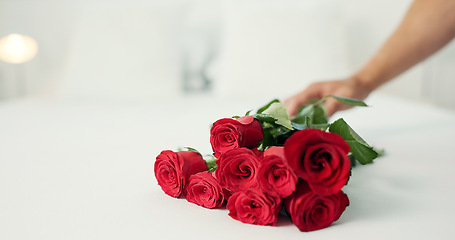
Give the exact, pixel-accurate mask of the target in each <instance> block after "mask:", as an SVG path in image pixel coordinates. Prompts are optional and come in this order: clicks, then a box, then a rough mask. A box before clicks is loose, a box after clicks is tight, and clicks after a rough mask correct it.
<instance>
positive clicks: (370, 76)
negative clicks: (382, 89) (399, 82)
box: [352, 0, 455, 92]
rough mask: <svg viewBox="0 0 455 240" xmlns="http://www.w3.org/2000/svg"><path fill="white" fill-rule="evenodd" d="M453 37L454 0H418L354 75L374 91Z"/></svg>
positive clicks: (454, 27)
mask: <svg viewBox="0 0 455 240" xmlns="http://www.w3.org/2000/svg"><path fill="white" fill-rule="evenodd" d="M454 37H455V0H416V1H414V2H413V3H412V5H411V7H410V8H409V10H408V12H407V14H406V16H405V17H404V19H403V21H402V22H401V24H400V26H399V27H398V28H397V29H396V30H395V32H394V33H393V34H392V35H391V36H390V38H389V39H388V40H387V41H386V43H385V44H384V45H383V46H382V48H381V49H380V50H379V51H378V52H377V53H376V55H374V56H373V58H372V59H371V60H370V61H369V62H368V63H367V64H366V65H365V66H364V67H363V68H361V69H360V70H359V71H358V72H357V73H356V74H354V76H353V77H352V78H353V79H354V80H355V81H357V83H358V84H360V85H363V87H364V88H366V89H368V91H369V92H371V91H373V90H374V89H376V88H377V87H379V86H381V85H382V84H384V83H385V82H387V81H389V80H391V79H393V78H394V77H396V76H398V75H399V74H401V73H403V72H404V71H406V70H408V69H409V68H411V67H412V66H414V65H416V64H417V63H419V62H420V61H422V60H424V59H425V58H427V57H428V56H430V55H432V54H433V53H435V52H436V51H438V50H439V49H441V48H442V47H443V46H444V45H446V44H447V43H448V42H450V40H452V39H453V38H454Z"/></svg>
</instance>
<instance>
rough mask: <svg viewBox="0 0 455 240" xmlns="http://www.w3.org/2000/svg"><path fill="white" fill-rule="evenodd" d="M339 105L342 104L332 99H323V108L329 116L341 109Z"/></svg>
mask: <svg viewBox="0 0 455 240" xmlns="http://www.w3.org/2000/svg"><path fill="white" fill-rule="evenodd" d="M341 107H342V105H341V104H340V103H339V102H338V101H336V100H334V99H331V98H329V99H327V100H326V101H325V110H326V112H327V116H329V117H331V116H332V115H333V114H335V113H336V112H337V111H339V110H341Z"/></svg>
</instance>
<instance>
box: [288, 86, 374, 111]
mask: <svg viewBox="0 0 455 240" xmlns="http://www.w3.org/2000/svg"><path fill="white" fill-rule="evenodd" d="M370 92H371V90H370V89H369V88H368V87H366V86H364V85H362V84H360V81H357V80H356V79H354V78H347V79H343V80H335V81H325V82H315V83H312V84H311V85H310V86H308V88H306V89H305V90H303V91H302V92H300V93H298V94H296V95H294V96H292V97H290V98H288V99H286V100H284V102H283V104H284V105H285V106H286V108H287V110H288V112H289V115H290V116H294V115H295V114H297V111H298V110H299V108H300V107H301V106H303V105H305V104H307V103H308V101H310V100H311V99H321V98H323V97H325V96H327V95H335V96H339V97H346V98H354V99H358V100H364V99H365V98H366V97H367V96H368V95H369V94H370ZM351 107H352V106H348V105H345V104H342V103H340V102H339V101H337V100H336V99H334V98H328V99H327V100H326V101H325V108H326V111H327V115H328V116H332V115H333V114H334V113H335V112H337V111H340V110H345V109H348V108H351Z"/></svg>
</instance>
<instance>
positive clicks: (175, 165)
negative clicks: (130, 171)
mask: <svg viewBox="0 0 455 240" xmlns="http://www.w3.org/2000/svg"><path fill="white" fill-rule="evenodd" d="M207 170H208V168H207V165H206V164H205V160H204V159H202V156H201V154H199V153H197V152H193V151H180V152H173V151H170V150H165V151H162V152H161V153H160V155H158V156H157V157H156V161H155V177H156V180H157V181H158V184H159V185H160V186H161V189H163V191H164V192H165V193H166V194H167V195H169V196H171V197H175V198H179V197H180V196H181V195H182V193H183V191H184V187H185V184H186V183H187V182H188V180H189V178H190V176H191V175H193V174H196V173H198V172H202V171H207Z"/></svg>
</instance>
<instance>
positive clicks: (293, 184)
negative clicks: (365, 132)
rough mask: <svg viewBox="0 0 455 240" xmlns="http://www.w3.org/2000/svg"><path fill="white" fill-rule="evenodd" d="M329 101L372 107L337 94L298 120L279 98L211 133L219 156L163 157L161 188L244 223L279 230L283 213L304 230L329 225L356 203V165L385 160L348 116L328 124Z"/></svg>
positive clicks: (224, 121)
mask: <svg viewBox="0 0 455 240" xmlns="http://www.w3.org/2000/svg"><path fill="white" fill-rule="evenodd" d="M328 97H333V98H335V99H337V100H338V101H341V102H342V103H344V104H349V105H353V106H366V104H365V103H364V102H362V101H358V100H354V99H348V98H341V97H337V96H332V95H330V96H327V97H325V98H323V99H320V100H319V101H315V102H314V103H312V104H308V105H306V106H303V107H302V108H301V109H300V111H299V112H298V114H297V115H296V116H293V117H292V118H291V117H290V116H289V115H288V113H287V110H286V108H285V107H284V105H283V104H281V103H280V102H279V101H278V100H274V101H272V102H270V103H268V104H267V105H265V106H264V107H261V108H259V109H258V110H257V111H256V112H254V113H252V111H249V112H247V113H246V114H245V116H242V117H238V116H236V117H232V118H223V119H219V120H218V121H216V122H215V123H213V125H212V127H211V129H210V143H211V146H212V149H213V155H210V158H209V159H204V158H203V156H202V155H201V154H200V153H199V152H197V151H196V150H195V149H191V148H188V149H187V150H185V151H178V152H174V151H170V150H166V151H162V152H161V153H160V154H159V155H158V156H157V158H156V162H155V177H156V179H157V181H158V184H159V185H160V186H161V188H162V190H163V191H164V192H165V193H166V194H168V195H169V196H171V197H175V198H180V197H184V198H186V199H187V200H188V201H189V202H192V203H195V204H197V205H200V206H202V207H205V208H222V207H226V209H227V210H229V216H231V217H232V218H234V219H236V220H239V221H241V222H244V223H249V224H258V225H275V223H276V222H277V220H278V215H279V213H280V212H281V211H282V209H284V210H285V213H286V214H288V215H289V216H290V218H291V220H292V222H293V223H294V224H295V225H296V226H297V227H298V228H299V229H300V230H301V231H313V230H318V229H322V228H325V227H328V226H329V225H330V224H331V223H333V222H334V221H336V220H338V219H339V218H340V216H341V214H342V213H343V212H344V210H345V209H346V207H347V206H348V205H349V199H348V197H347V195H346V194H345V193H344V192H343V191H342V188H343V187H344V186H345V185H347V183H348V180H349V178H350V175H351V169H352V167H353V166H354V165H355V163H356V162H359V163H361V164H368V163H371V162H372V161H373V159H375V158H376V157H377V156H378V153H377V152H376V151H375V150H374V149H373V148H372V147H371V146H370V145H368V144H367V143H366V142H365V141H364V140H363V139H362V138H361V137H360V136H359V135H358V134H357V133H356V132H355V131H354V130H353V129H352V128H351V127H350V126H349V125H348V124H347V123H346V122H345V121H344V120H343V119H342V118H340V119H338V120H336V121H334V122H333V123H329V122H328V118H327V115H326V113H325V110H324V106H323V102H324V100H325V99H326V98H328Z"/></svg>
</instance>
